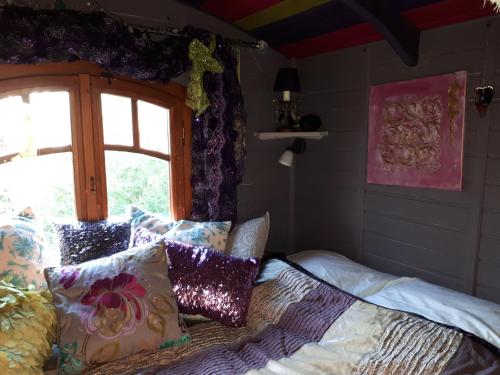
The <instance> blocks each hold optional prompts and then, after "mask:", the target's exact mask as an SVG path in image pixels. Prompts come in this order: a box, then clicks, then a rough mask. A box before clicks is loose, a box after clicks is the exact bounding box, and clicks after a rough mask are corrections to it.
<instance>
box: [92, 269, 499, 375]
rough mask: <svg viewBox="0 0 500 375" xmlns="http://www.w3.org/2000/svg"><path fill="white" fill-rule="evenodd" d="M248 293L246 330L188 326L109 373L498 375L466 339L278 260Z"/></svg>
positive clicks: (491, 358)
mask: <svg viewBox="0 0 500 375" xmlns="http://www.w3.org/2000/svg"><path fill="white" fill-rule="evenodd" d="M268 268H269V269H270V271H268V272H266V274H267V276H266V278H265V279H264V280H262V281H261V282H260V283H259V285H258V286H256V287H255V288H254V290H253V294H252V303H251V307H250V311H249V314H248V322H247V326H246V327H243V328H228V327H225V326H222V325H220V324H219V323H215V322H209V323H200V324H196V325H193V326H192V327H190V332H191V335H192V342H191V344H189V345H186V346H182V347H178V348H172V349H167V350H163V351H159V352H156V353H152V354H139V355H135V356H132V357H129V358H127V359H126V360H122V361H119V362H115V363H110V364H106V365H104V366H101V367H99V368H97V369H95V370H94V371H93V372H92V373H93V374H99V375H101V374H102V375H104V374H106V375H110V374H158V375H159V374H179V375H186V374H204V375H205V374H230V375H234V374H252V375H253V374H255V375H257V374H265V375H278V374H279V375H285V374H286V375H291V374H429V375H430V374H432V375H435V374H450V375H451V374H471V373H481V374H500V354H499V349H498V348H494V347H492V346H491V345H488V344H486V343H485V342H482V341H481V340H480V339H478V338H476V337H474V336H473V335H471V334H468V333H465V332H462V331H460V330H458V329H456V328H453V327H446V326H443V325H441V324H438V323H435V322H432V321H429V320H427V319H424V318H421V317H419V316H416V315H412V314H409V313H405V312H401V311H397V310H390V309H386V308H383V307H379V306H377V305H374V304H370V303H367V302H364V301H363V300H360V299H358V298H356V297H354V296H351V295H349V294H347V293H345V292H343V291H341V290H339V289H337V288H335V287H333V286H330V285H328V284H326V283H324V282H322V281H319V280H317V279H315V278H313V277H312V276H309V275H308V274H306V273H304V272H302V271H301V270H299V269H297V268H295V267H293V266H292V265H289V264H287V263H285V262H282V261H279V260H272V261H271V262H270V263H268Z"/></svg>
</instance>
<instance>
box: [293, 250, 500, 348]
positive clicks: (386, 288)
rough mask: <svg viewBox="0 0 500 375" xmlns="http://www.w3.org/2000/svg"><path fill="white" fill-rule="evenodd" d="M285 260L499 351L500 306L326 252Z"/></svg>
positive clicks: (350, 291)
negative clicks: (449, 326) (390, 273)
mask: <svg viewBox="0 0 500 375" xmlns="http://www.w3.org/2000/svg"><path fill="white" fill-rule="evenodd" d="M288 259H289V260H291V261H292V262H294V263H297V264H299V265H300V266H302V267H304V268H305V269H306V270H308V271H309V272H311V273H312V274H314V275H315V276H317V277H319V278H320V279H322V280H325V281H326V282H328V283H330V284H333V285H335V286H337V287H339V288H340V289H342V290H345V291H346V292H348V293H351V294H354V295H355V296H357V297H360V298H363V299H365V300H366V301H368V302H372V303H375V304H377V305H380V306H384V307H388V308H391V309H397V310H403V311H407V312H411V313H415V314H419V315H422V316H425V317H426V318H428V319H431V320H434V321H436V322H439V323H443V324H448V325H452V326H455V327H459V328H461V329H463V330H464V331H467V332H471V333H473V334H475V335H476V336H478V337H481V338H483V339H484V340H486V341H488V342H490V343H491V344H493V345H495V346H496V347H499V348H500V305H498V304H496V303H493V302H489V301H486V300H483V299H480V298H476V297H473V296H470V295H467V294H464V293H460V292H456V291H453V290H451V289H447V288H443V287H440V286H437V285H434V284H430V283H427V282H425V281H422V280H419V279H416V278H409V277H397V276H393V275H389V274H386V273H382V272H378V271H375V270H373V269H371V268H368V267H365V266H363V265H361V264H358V263H356V262H353V261H351V260H349V259H348V258H346V257H344V256H342V255H340V254H337V253H334V252H331V251H325V250H306V251H302V252H300V253H296V254H293V255H290V256H288Z"/></svg>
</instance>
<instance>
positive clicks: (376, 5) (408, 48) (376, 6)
mask: <svg viewBox="0 0 500 375" xmlns="http://www.w3.org/2000/svg"><path fill="white" fill-rule="evenodd" d="M340 1H342V2H343V3H344V4H345V5H347V6H348V7H349V8H351V9H352V10H353V11H354V12H356V13H357V14H358V15H360V16H361V17H363V18H364V19H365V20H366V21H367V22H369V23H370V24H371V25H373V27H374V28H375V29H376V30H377V31H378V32H379V33H380V34H382V36H383V37H384V38H385V40H386V41H387V42H388V43H389V44H390V45H391V47H392V48H393V49H394V51H395V52H396V53H397V54H398V55H399V57H400V58H401V60H403V62H404V63H405V64H406V65H408V66H416V65H417V63H418V50H419V44H420V30H419V29H417V28H416V27H415V25H413V24H412V23H411V22H409V21H408V20H407V19H406V18H404V17H403V16H402V15H401V13H400V12H398V11H397V10H396V9H394V5H392V6H391V4H390V3H391V1H390V0H376V1H373V0H340Z"/></svg>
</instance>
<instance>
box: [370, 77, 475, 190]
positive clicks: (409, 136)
mask: <svg viewBox="0 0 500 375" xmlns="http://www.w3.org/2000/svg"><path fill="white" fill-rule="evenodd" d="M466 81H467V72H465V71H461V72H456V73H452V74H445V75H440V76H434V77H427V78H421V79H415V80H412V81H405V82H396V83H388V84H383V85H378V86H372V87H371V91H370V114H369V132H368V161H367V175H368V178H367V180H368V183H372V184H383V185H399V186H414V187H425V188H435V189H446V190H462V162H463V144H464V114H465V93H466Z"/></svg>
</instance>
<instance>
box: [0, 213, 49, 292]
mask: <svg viewBox="0 0 500 375" xmlns="http://www.w3.org/2000/svg"><path fill="white" fill-rule="evenodd" d="M0 220H1V221H0V279H2V280H5V281H7V282H9V283H11V284H14V285H16V286H19V287H27V286H28V285H34V286H35V288H37V289H40V288H44V287H45V286H46V284H45V279H44V277H43V258H42V254H43V249H44V244H43V239H42V234H41V233H42V231H41V230H40V229H39V228H38V226H37V223H36V219H35V215H34V214H33V211H32V210H31V208H26V209H24V210H23V211H22V212H20V213H19V215H18V216H16V217H13V218H12V219H5V218H2V219H0Z"/></svg>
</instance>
